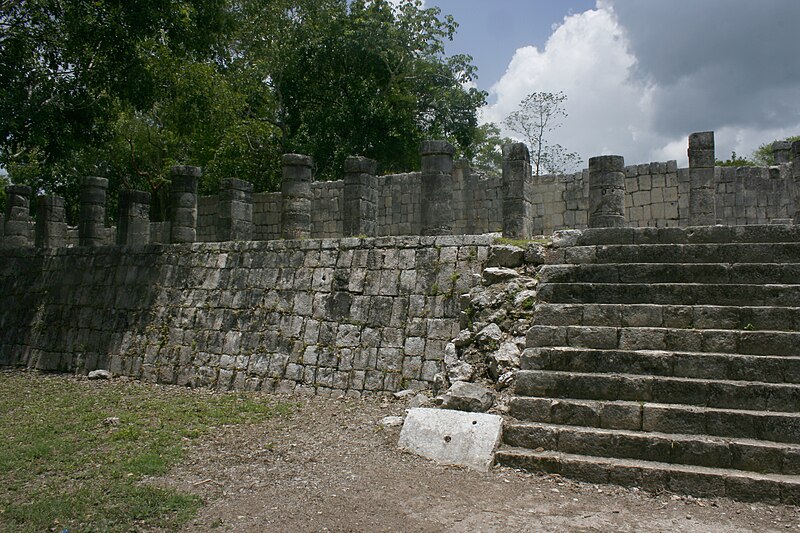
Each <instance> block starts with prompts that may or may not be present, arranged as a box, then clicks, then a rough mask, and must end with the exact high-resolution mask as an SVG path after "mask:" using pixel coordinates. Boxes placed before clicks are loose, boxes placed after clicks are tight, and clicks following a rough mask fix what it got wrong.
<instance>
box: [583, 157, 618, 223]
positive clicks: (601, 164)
mask: <svg viewBox="0 0 800 533" xmlns="http://www.w3.org/2000/svg"><path fill="white" fill-rule="evenodd" d="M624 226H625V158H623V157H622V156H621V155H601V156H597V157H590V158H589V227H590V228H621V227H624Z"/></svg>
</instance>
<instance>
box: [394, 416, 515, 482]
mask: <svg viewBox="0 0 800 533" xmlns="http://www.w3.org/2000/svg"><path fill="white" fill-rule="evenodd" d="M501 431H502V418H500V417H499V416H496V415H487V414H478V413H464V412H459V411H451V410H444V409H411V410H410V411H409V412H408V416H407V418H406V422H405V424H404V425H403V430H402V431H401V433H400V441H399V443H398V445H399V447H400V448H403V449H406V450H408V451H410V452H412V453H415V454H417V455H421V456H423V457H427V458H428V459H432V460H434V461H436V462H438V463H441V464H447V465H460V466H467V467H469V468H473V469H475V470H479V471H482V472H486V471H488V470H489V468H490V467H491V465H492V462H493V461H494V453H495V450H496V449H497V446H498V444H499V442H500V437H501Z"/></svg>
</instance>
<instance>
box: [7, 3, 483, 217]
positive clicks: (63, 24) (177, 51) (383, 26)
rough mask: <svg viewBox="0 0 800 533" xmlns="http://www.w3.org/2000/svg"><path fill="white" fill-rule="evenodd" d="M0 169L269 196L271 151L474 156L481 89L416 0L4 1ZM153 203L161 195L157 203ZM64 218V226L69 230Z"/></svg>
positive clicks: (330, 160) (383, 158)
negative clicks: (174, 181)
mask: <svg viewBox="0 0 800 533" xmlns="http://www.w3.org/2000/svg"><path fill="white" fill-rule="evenodd" d="M0 7H2V10H1V11H0V28H1V29H2V34H0V43H1V44H2V46H0V71H2V72H3V73H4V76H0V166H2V167H5V168H7V169H8V171H9V173H10V175H11V178H12V179H13V180H14V181H15V182H26V183H30V184H31V185H33V186H34V187H35V189H36V190H37V191H45V192H51V193H56V194H62V195H65V196H66V197H67V199H68V204H69V205H71V206H76V205H77V202H76V201H74V200H75V198H76V196H77V187H78V183H79V178H80V177H81V176H85V175H100V176H105V177H108V178H109V181H110V191H109V192H110V197H111V198H114V197H116V194H115V192H116V190H117V189H119V188H121V187H133V188H144V189H150V190H152V191H154V192H156V193H159V192H160V191H162V190H163V189H164V187H163V184H164V183H166V177H167V173H168V171H169V167H170V166H171V165H172V164H175V163H183V164H194V165H199V166H202V167H203V168H204V179H203V182H202V184H201V192H203V193H208V192H213V191H214V190H215V189H216V187H217V186H218V183H219V180H220V179H221V178H223V177H229V176H230V177H238V178H242V179H248V180H251V181H254V182H255V184H256V187H257V190H274V189H275V188H277V187H278V185H279V180H280V168H279V165H280V157H279V156H280V154H281V153H284V152H301V153H306V154H308V155H311V156H313V157H314V160H315V161H316V164H317V172H316V174H317V176H318V177H321V178H323V179H330V178H338V177H340V175H341V174H340V171H341V166H342V163H343V161H344V159H345V158H346V157H347V156H348V155H355V154H360V155H365V156H368V157H372V158H374V159H376V160H378V161H379V162H380V165H381V167H380V170H382V171H391V170H412V169H415V168H417V167H418V165H419V156H418V153H417V151H418V148H419V143H420V141H422V140H424V139H426V138H447V139H449V140H451V141H452V142H453V143H454V144H456V146H457V148H458V149H459V150H460V152H461V153H464V154H468V155H470V156H471V155H472V154H474V153H475V152H474V150H475V148H474V147H473V145H474V144H475V139H476V136H477V135H478V126H477V116H476V110H477V108H478V107H480V106H481V105H483V103H484V101H485V96H486V95H485V93H483V92H480V91H477V90H475V89H468V88H465V87H466V86H468V83H469V82H471V81H472V80H473V78H474V75H475V69H474V67H473V66H472V65H471V58H469V57H468V56H461V55H459V56H447V55H446V54H445V53H444V44H443V43H444V41H446V40H447V39H451V38H452V36H453V33H454V32H455V30H456V27H457V24H456V23H455V21H454V20H453V19H452V17H443V16H442V15H441V12H440V11H439V10H438V8H430V9H424V8H423V7H422V4H421V2H420V1H418V0H406V1H405V2H403V3H401V4H399V5H398V6H396V7H395V6H393V5H392V4H391V3H389V2H387V1H386V0H369V1H368V0H353V1H350V2H348V1H347V0H148V1H147V2H145V3H141V2H122V3H120V2H116V1H113V0H96V1H95V2H54V1H52V0H30V1H27V2H21V1H16V0H0ZM157 196H158V194H157ZM72 219H73V220H74V217H73V218H72Z"/></svg>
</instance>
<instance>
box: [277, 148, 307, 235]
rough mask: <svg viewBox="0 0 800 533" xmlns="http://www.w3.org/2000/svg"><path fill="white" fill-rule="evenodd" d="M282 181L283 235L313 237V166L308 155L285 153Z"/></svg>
mask: <svg viewBox="0 0 800 533" xmlns="http://www.w3.org/2000/svg"><path fill="white" fill-rule="evenodd" d="M282 161H283V181H282V182H281V237H282V238H284V239H307V238H309V237H311V167H312V166H313V161H312V159H311V158H310V157H309V156H307V155H300V154H284V155H283V159H282Z"/></svg>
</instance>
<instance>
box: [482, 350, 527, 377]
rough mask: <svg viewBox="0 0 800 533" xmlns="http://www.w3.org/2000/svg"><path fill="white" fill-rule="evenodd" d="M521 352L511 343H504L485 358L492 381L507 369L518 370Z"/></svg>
mask: <svg viewBox="0 0 800 533" xmlns="http://www.w3.org/2000/svg"><path fill="white" fill-rule="evenodd" d="M521 355H522V352H521V351H520V349H519V347H518V346H517V345H516V344H514V343H513V342H504V343H503V344H501V345H500V348H498V349H497V350H495V351H494V352H492V353H490V354H489V356H488V357H487V360H488V363H489V372H490V374H491V376H492V377H493V378H494V379H497V378H498V377H499V376H500V374H502V373H503V372H506V371H508V370H509V369H514V368H519V365H520V357H521Z"/></svg>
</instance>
